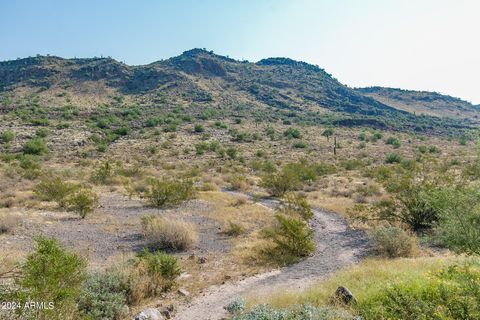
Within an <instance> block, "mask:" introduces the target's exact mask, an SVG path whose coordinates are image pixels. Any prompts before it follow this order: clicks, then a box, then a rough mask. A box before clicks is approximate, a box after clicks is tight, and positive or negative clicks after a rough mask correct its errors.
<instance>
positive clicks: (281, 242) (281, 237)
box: [264, 213, 315, 263]
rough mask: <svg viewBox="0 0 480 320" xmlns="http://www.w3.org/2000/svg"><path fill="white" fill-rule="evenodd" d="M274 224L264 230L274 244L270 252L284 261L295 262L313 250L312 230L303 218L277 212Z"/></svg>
mask: <svg viewBox="0 0 480 320" xmlns="http://www.w3.org/2000/svg"><path fill="white" fill-rule="evenodd" d="M275 219H276V225H275V226H274V227H273V228H272V229H267V230H265V231H264V232H265V233H264V234H265V237H266V238H267V239H271V240H272V241H273V243H274V244H275V248H274V250H273V251H272V252H271V254H275V258H277V259H280V260H281V261H283V262H284V263H289V262H295V261H297V260H298V259H300V258H304V257H307V256H309V255H310V254H311V253H313V251H314V250H315V243H314V242H313V230H312V229H310V228H309V227H308V225H307V223H306V222H305V221H303V220H300V219H296V218H293V217H289V216H287V215H285V214H282V213H278V214H276V215H275Z"/></svg>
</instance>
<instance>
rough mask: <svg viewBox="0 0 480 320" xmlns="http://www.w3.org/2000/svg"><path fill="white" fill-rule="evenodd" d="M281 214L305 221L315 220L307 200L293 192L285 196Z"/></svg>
mask: <svg viewBox="0 0 480 320" xmlns="http://www.w3.org/2000/svg"><path fill="white" fill-rule="evenodd" d="M280 212H282V213H284V214H285V215H288V216H290V217H300V218H302V219H303V220H305V221H308V220H310V219H312V218H313V212H312V208H311V207H310V205H309V204H308V202H307V199H306V198H305V197H304V196H302V195H299V194H295V193H293V192H290V193H287V194H284V195H283V197H282V202H281V207H280Z"/></svg>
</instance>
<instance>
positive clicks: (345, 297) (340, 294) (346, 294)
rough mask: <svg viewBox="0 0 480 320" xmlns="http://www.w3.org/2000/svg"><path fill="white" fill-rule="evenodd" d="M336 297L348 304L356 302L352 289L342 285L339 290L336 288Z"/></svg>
mask: <svg viewBox="0 0 480 320" xmlns="http://www.w3.org/2000/svg"><path fill="white" fill-rule="evenodd" d="M335 299H336V300H337V301H339V302H341V303H343V304H347V305H348V304H351V303H355V302H356V300H355V297H354V296H353V294H352V293H351V292H350V290H348V289H347V288H345V287H342V286H340V287H338V288H337V290H335Z"/></svg>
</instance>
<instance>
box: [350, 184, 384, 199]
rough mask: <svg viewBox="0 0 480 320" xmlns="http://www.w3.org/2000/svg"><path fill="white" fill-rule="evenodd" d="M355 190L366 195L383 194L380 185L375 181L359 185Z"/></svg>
mask: <svg viewBox="0 0 480 320" xmlns="http://www.w3.org/2000/svg"><path fill="white" fill-rule="evenodd" d="M355 191H356V192H357V193H358V194H360V195H362V196H364V197H371V196H378V195H380V194H381V191H380V187H379V186H378V185H376V184H374V183H367V184H365V185H359V186H358V187H357V188H356V190H355Z"/></svg>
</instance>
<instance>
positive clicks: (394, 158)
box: [385, 153, 402, 163]
mask: <svg viewBox="0 0 480 320" xmlns="http://www.w3.org/2000/svg"><path fill="white" fill-rule="evenodd" d="M400 162H402V156H401V155H399V154H398V153H389V154H388V155H387V157H386V158H385V163H400Z"/></svg>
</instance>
